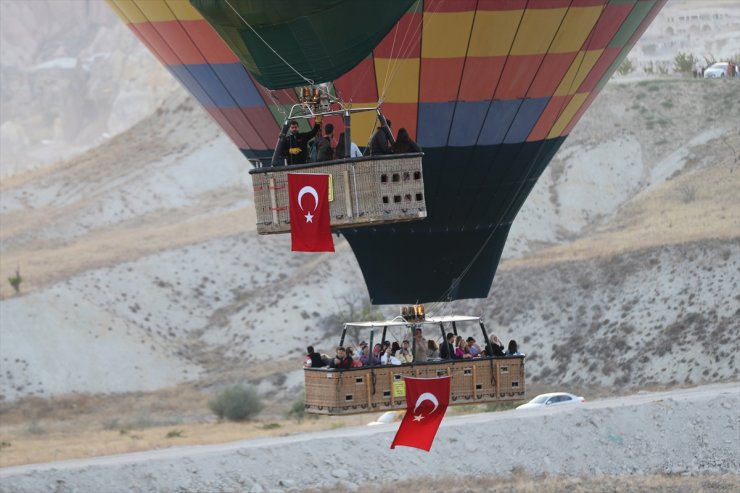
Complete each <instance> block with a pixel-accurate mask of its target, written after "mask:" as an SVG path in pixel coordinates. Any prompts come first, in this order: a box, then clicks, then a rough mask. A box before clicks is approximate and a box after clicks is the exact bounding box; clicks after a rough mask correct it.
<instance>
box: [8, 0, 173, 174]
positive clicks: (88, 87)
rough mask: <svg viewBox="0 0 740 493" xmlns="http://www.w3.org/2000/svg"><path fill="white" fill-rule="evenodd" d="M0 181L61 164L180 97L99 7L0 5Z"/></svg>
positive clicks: (59, 0)
mask: <svg viewBox="0 0 740 493" xmlns="http://www.w3.org/2000/svg"><path fill="white" fill-rule="evenodd" d="M0 79H1V80H2V83H1V84H0V102H1V103H2V112H0V177H7V176H10V175H14V174H17V173H20V172H25V171H28V170H29V169H35V168H39V167H42V166H44V165H48V164H51V163H54V162H59V161H63V160H65V159H68V158H69V157H71V156H73V155H76V154H79V153H80V152H82V151H84V150H86V149H89V148H90V147H94V146H95V145H98V144H99V143H101V142H103V141H104V140H105V139H107V138H109V137H110V136H112V135H115V134H117V133H119V132H121V131H123V130H126V129H127V128H129V127H130V126H131V125H133V124H135V123H136V122H137V121H139V120H141V119H142V118H143V117H145V116H147V115H148V114H149V113H151V112H152V110H153V109H154V108H156V107H157V106H158V105H159V104H160V103H161V101H162V99H163V98H164V97H166V96H167V95H169V94H171V93H172V92H173V91H181V89H179V87H178V86H177V83H176V82H174V80H173V79H172V77H170V75H169V74H168V72H167V71H166V70H165V69H164V67H162V66H161V65H160V64H159V62H157V60H156V59H155V58H154V57H153V56H152V55H151V54H150V53H149V52H148V51H147V50H146V48H145V47H144V46H143V45H142V44H141V43H140V42H139V41H138V40H137V39H136V38H135V37H134V35H133V34H132V33H131V32H130V31H129V30H128V28H127V27H126V26H125V25H124V24H123V23H122V22H120V21H119V19H118V18H117V17H116V15H115V14H114V13H113V11H112V10H111V9H110V8H109V7H108V6H107V5H106V3H105V2H103V1H98V0H34V1H30V2H29V1H13V0H4V1H2V2H0Z"/></svg>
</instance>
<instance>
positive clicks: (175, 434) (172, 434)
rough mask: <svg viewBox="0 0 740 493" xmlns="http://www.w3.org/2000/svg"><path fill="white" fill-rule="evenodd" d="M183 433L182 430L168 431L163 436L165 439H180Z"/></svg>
mask: <svg viewBox="0 0 740 493" xmlns="http://www.w3.org/2000/svg"><path fill="white" fill-rule="evenodd" d="M184 433H185V432H184V431H182V430H170V431H168V432H167V435H166V436H165V438H180V437H182V436H184Z"/></svg>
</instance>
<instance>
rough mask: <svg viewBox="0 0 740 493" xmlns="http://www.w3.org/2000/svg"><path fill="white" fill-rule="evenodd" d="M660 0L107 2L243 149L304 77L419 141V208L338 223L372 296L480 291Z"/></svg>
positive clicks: (269, 130)
mask: <svg viewBox="0 0 740 493" xmlns="http://www.w3.org/2000/svg"><path fill="white" fill-rule="evenodd" d="M666 1H667V0H423V1H422V0H417V1H412V2H408V1H406V2H390V1H389V2H386V1H379V2H375V1H374V2H364V1H362V0H354V1H353V0H321V1H317V2H305V4H306V5H303V4H304V2H288V1H287V0H280V1H277V2H276V1H274V0H222V1H219V2H214V1H213V0H192V3H191V2H187V1H185V0H109V4H110V5H111V6H112V7H113V8H114V10H116V12H117V13H118V14H119V16H120V17H121V18H122V19H123V20H124V21H125V22H126V23H127V24H128V25H129V27H130V28H131V29H132V30H133V31H134V33H136V35H137V36H138V37H139V38H140V39H141V40H142V42H144V43H145V44H146V45H147V46H148V47H149V49H150V50H151V51H152V52H153V53H154V54H155V55H156V56H157V57H158V58H159V59H160V61H162V63H163V64H164V65H165V66H166V67H167V68H168V69H169V70H170V72H172V74H173V75H174V76H175V77H176V78H178V80H180V81H181V82H182V84H183V85H184V86H185V87H186V88H187V89H188V90H189V91H190V92H191V93H192V94H193V96H194V97H195V98H196V99H197V100H198V101H199V102H200V103H201V104H202V105H203V106H204V107H205V108H206V110H207V111H208V112H209V113H210V114H211V115H212V116H213V117H214V119H216V121H217V122H218V123H219V124H220V125H221V126H222V128H223V129H224V131H225V132H226V133H227V134H228V135H229V137H231V139H232V140H233V141H234V143H235V144H236V145H237V146H238V147H239V148H240V149H241V150H242V152H243V153H244V154H245V155H246V156H247V157H249V158H251V159H258V158H266V157H268V156H271V155H272V151H273V148H274V145H275V142H276V140H277V136H278V133H279V131H280V127H281V126H282V124H283V122H284V120H285V117H286V114H287V113H286V112H287V109H288V108H289V107H290V105H291V104H293V103H294V102H295V101H296V90H294V89H286V87H288V86H287V85H286V84H289V85H294V86H295V87H296V88H298V90H299V88H300V87H301V86H303V85H306V79H309V80H310V81H312V82H315V83H320V82H332V83H333V87H334V91H335V93H336V94H337V95H338V96H339V97H341V98H342V99H343V100H344V101H345V102H347V103H351V104H352V105H353V106H355V107H373V106H375V105H376V104H377V103H378V102H379V101H380V102H381V103H382V110H383V113H384V115H385V116H386V117H387V118H389V119H390V120H391V121H392V123H393V129H394V130H397V129H399V128H401V127H404V128H406V129H407V130H408V132H409V134H410V135H411V137H412V138H414V139H415V140H416V141H417V142H418V143H419V144H420V145H421V146H422V147H423V149H424V153H425V155H424V158H423V169H424V183H425V194H426V197H425V199H426V203H427V209H428V217H427V218H426V219H424V220H421V221H418V222H411V223H401V224H391V225H382V226H376V227H363V228H356V229H349V230H348V229H344V230H342V234H343V235H344V236H345V237H346V238H347V240H348V241H349V243H350V245H351V246H352V249H353V251H354V253H355V255H356V257H357V260H358V262H359V264H360V267H361V269H362V272H363V275H364V277H365V281H366V283H367V286H368V291H369V293H370V297H371V299H372V300H373V302H374V303H376V304H383V303H412V302H430V301H447V300H453V299H464V298H484V297H486V296H487V295H488V292H489V289H490V286H491V283H492V281H493V277H494V275H495V272H496V267H497V265H498V262H499V259H500V257H501V252H502V250H503V247H504V243H505V241H506V237H507V235H508V232H509V229H510V227H511V223H512V221H513V220H514V218H515V216H516V213H517V212H518V211H519V209H520V208H521V206H522V205H523V203H524V201H525V200H526V198H527V196H528V194H529V192H530V191H531V190H532V188H533V186H534V184H535V183H536V181H537V179H538V178H539V176H540V175H541V173H542V172H543V170H544V169H545V167H546V166H547V164H548V163H549V162H550V159H551V158H552V156H553V155H554V154H555V152H556V151H557V150H558V148H559V147H560V145H561V144H562V143H563V140H564V139H565V137H566V136H567V135H568V134H569V133H570V132H571V130H572V129H573V127H574V126H575V124H576V123H577V122H578V120H579V119H580V117H581V115H582V114H583V113H584V111H586V109H587V108H588V107H589V105H590V104H591V102H592V101H593V100H594V98H595V97H596V95H597V94H598V93H599V91H600V90H601V89H602V88H603V86H604V85H605V84H606V82H607V81H608V80H609V78H610V77H611V75H612V73H613V72H614V71H615V70H616V69H617V67H618V66H619V64H620V63H621V62H622V60H623V59H624V58H625V57H626V55H627V53H628V52H629V50H630V49H631V47H632V46H633V45H634V43H635V42H636V41H637V39H638V38H639V37H640V36H641V35H642V33H643V32H644V31H645V29H646V28H647V27H648V25H649V24H650V22H651V21H652V19H653V18H654V17H655V16H656V15H657V13H658V12H659V10H660V9H661V8H662V6H663V5H664V4H665V3H666ZM308 4H311V5H310V6H309V5H308ZM368 4H372V5H374V6H376V8H372V9H370V8H364V7H366V6H367V5H368ZM292 5H299V6H300V7H298V10H296V8H293V10H291V6H292ZM399 5H402V7H403V9H402V10H401V11H399V10H398V9H399V8H400V7H398V6H399ZM393 6H396V7H398V8H397V9H395V10H394V8H393ZM232 7H233V9H232ZM277 7H279V8H277ZM347 12H350V14H349V15H348V14H347ZM206 18H208V19H209V21H210V23H209V21H207V20H206ZM389 26H390V27H389ZM219 33H220V34H221V36H219ZM375 39H379V40H380V41H379V42H378V43H377V45H374V46H372V47H368V46H367V44H368V40H371V41H372V40H375ZM224 40H225V41H224ZM363 42H365V44H363ZM352 43H354V44H352ZM372 43H374V41H372ZM350 47H352V49H349V48H350ZM368 49H371V51H369V52H367V53H365V52H366V51H368ZM276 53H277V55H280V57H282V59H283V61H284V62H285V63H280V62H279V61H277V62H276V60H280V59H279V58H278V57H277V55H276ZM349 66H351V68H350V69H347V67H349ZM287 67H292V68H287ZM345 70H346V71H345ZM258 81H261V82H262V83H264V84H267V85H268V86H269V87H271V88H272V89H268V88H266V87H265V86H263V85H262V84H260V82H258ZM327 121H328V122H331V123H333V124H334V126H335V129H336V130H335V132H336V134H337V135H338V133H339V132H341V131H342V129H343V124H342V122H341V120H340V119H338V118H336V117H334V118H327V119H325V122H327ZM302 125H303V127H304V128H303V130H307V129H308V128H309V126H308V124H307V123H305V122H302ZM374 125H375V116H374V114H373V113H372V112H370V113H358V114H356V115H353V120H352V136H353V140H355V142H357V143H358V144H359V145H360V146H361V147H362V146H364V145H366V143H367V140H368V139H369V137H370V135H371V133H372V130H373V128H374ZM604 185H605V186H607V184H604Z"/></svg>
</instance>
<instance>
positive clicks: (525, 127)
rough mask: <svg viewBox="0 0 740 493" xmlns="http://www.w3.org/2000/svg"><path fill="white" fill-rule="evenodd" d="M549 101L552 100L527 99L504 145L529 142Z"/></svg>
mask: <svg viewBox="0 0 740 493" xmlns="http://www.w3.org/2000/svg"><path fill="white" fill-rule="evenodd" d="M548 101H550V98H530V99H525V100H524V102H523V103H522V106H521V107H520V108H519V112H518V113H517V114H516V118H514V123H512V124H511V128H510V129H509V133H508V134H506V138H505V139H504V144H519V143H521V142H524V141H525V140H527V137H528V136H529V133H530V132H531V131H532V128H534V125H535V124H536V123H537V120H539V119H540V115H541V114H542V112H543V111H544V110H545V106H547V103H548Z"/></svg>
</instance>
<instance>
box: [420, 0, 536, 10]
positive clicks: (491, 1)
mask: <svg viewBox="0 0 740 493" xmlns="http://www.w3.org/2000/svg"><path fill="white" fill-rule="evenodd" d="M432 5H433V4H432ZM526 6H527V0H480V1H479V2H478V10H479V11H481V10H494V11H495V10H524V7H526ZM427 10H432V8H428V9H427Z"/></svg>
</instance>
